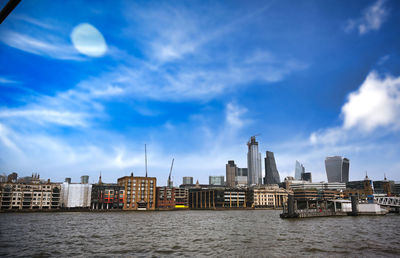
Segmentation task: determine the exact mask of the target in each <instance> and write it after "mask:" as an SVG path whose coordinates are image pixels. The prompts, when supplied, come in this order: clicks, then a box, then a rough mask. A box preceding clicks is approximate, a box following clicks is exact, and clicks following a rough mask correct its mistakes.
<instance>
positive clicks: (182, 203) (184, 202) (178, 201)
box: [175, 188, 189, 209]
mask: <svg viewBox="0 0 400 258" xmlns="http://www.w3.org/2000/svg"><path fill="white" fill-rule="evenodd" d="M175 208H177V209H187V208H189V190H188V189H185V188H175Z"/></svg>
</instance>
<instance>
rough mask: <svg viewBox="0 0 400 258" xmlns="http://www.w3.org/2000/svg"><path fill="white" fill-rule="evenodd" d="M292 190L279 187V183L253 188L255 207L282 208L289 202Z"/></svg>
mask: <svg viewBox="0 0 400 258" xmlns="http://www.w3.org/2000/svg"><path fill="white" fill-rule="evenodd" d="M289 193H292V191H288V190H285V189H283V188H279V186H278V185H269V186H260V187H254V188H253V206H254V207H255V208H281V207H283V204H284V203H286V202H287V198H288V194H289Z"/></svg>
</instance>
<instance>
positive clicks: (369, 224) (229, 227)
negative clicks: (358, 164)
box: [0, 210, 400, 257]
mask: <svg viewBox="0 0 400 258" xmlns="http://www.w3.org/2000/svg"><path fill="white" fill-rule="evenodd" d="M279 213H281V211H274V210H237V211H232V210H230V211H193V210H189V211H167V212H57V213H6V214H4V213H3V214H0V256H1V257H2V256H10V257H16V256H35V257H48V256H61V257H65V256H74V257H75V256H81V257H103V256H108V257H131V256H135V257H149V256H150V257H160V256H162V257H165V256H171V257H175V256H187V257H192V256H199V257H203V256H212V257H226V256H233V257H256V256H262V257H282V256H285V257H298V256H312V257H322V256H328V257H343V256H345V257H346V256H347V257H355V256H357V257H360V256H363V257H377V256H378V257H400V215H395V214H389V215H386V216H379V217H374V216H360V217H348V216H346V217H328V218H307V219H291V220H282V219H280V218H279Z"/></svg>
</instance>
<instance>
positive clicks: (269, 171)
mask: <svg viewBox="0 0 400 258" xmlns="http://www.w3.org/2000/svg"><path fill="white" fill-rule="evenodd" d="M280 182H281V179H280V178H279V172H278V169H277V168H276V162H275V157H274V153H273V152H271V151H267V153H266V156H265V177H264V184H266V185H272V184H279V183H280Z"/></svg>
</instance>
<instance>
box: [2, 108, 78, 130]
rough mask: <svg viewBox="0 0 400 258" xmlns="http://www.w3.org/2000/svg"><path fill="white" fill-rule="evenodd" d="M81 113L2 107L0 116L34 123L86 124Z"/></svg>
mask: <svg viewBox="0 0 400 258" xmlns="http://www.w3.org/2000/svg"><path fill="white" fill-rule="evenodd" d="M84 117H85V116H84V115H83V114H79V113H72V112H69V111H64V112H62V111H55V110H46V109H25V110H23V109H3V110H0V118H2V119H5V118H8V119H9V118H17V119H21V118H24V119H27V120H30V121H32V122H35V123H39V124H43V123H54V124H58V125H63V126H86V122H85V119H84Z"/></svg>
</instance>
